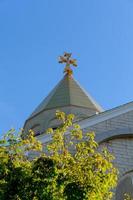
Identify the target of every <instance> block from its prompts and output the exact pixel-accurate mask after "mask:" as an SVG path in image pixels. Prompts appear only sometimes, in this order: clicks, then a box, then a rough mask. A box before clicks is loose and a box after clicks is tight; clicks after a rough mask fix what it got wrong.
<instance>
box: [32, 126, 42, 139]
mask: <svg viewBox="0 0 133 200" xmlns="http://www.w3.org/2000/svg"><path fill="white" fill-rule="evenodd" d="M31 130H33V131H34V134H35V136H37V135H40V124H35V125H34V126H32V127H31Z"/></svg>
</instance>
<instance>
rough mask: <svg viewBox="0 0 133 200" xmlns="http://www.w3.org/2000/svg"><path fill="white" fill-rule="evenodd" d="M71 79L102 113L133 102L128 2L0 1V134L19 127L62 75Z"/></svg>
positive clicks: (132, 20)
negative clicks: (67, 63) (66, 66)
mask: <svg viewBox="0 0 133 200" xmlns="http://www.w3.org/2000/svg"><path fill="white" fill-rule="evenodd" d="M64 51H68V52H72V53H73V57H74V58H77V60H78V65H79V67H78V68H77V69H75V71H74V77H75V79H77V80H78V81H79V82H80V83H81V85H82V86H83V87H84V88H85V89H86V90H87V91H88V92H89V93H90V94H91V95H92V96H93V98H95V100H96V101H97V102H98V103H99V104H101V105H102V106H103V107H104V108H105V109H110V108H112V107H116V106H118V105H121V104H124V103H127V102H129V101H132V100H133V1H132V0H111V1H108V0H67V1H66V0H56V1H55V0H38V1H37V0H0V130H1V131H0V132H1V134H3V133H4V132H5V131H7V130H9V129H10V128H11V127H14V128H17V129H18V127H22V126H23V123H24V121H25V120H26V118H27V117H28V116H29V115H30V114H31V112H32V111H33V110H34V109H35V108H36V106H37V105H38V104H39V103H40V101H42V99H43V98H44V97H45V96H46V95H47V94H48V93H49V92H50V90H51V89H52V88H53V87H54V86H55V85H56V84H57V82H58V81H59V80H60V79H61V78H62V76H63V73H62V71H63V66H61V65H59V64H58V62H57V58H58V56H59V55H61V54H62V53H63V52H64Z"/></svg>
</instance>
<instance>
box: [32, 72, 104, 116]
mask: <svg viewBox="0 0 133 200" xmlns="http://www.w3.org/2000/svg"><path fill="white" fill-rule="evenodd" d="M65 106H79V107H84V108H89V109H90V110H92V111H94V113H96V112H102V111H103V109H102V108H101V107H100V106H99V105H98V104H97V103H96V102H95V101H94V100H93V99H92V97H91V96H90V95H89V94H87V93H86V92H85V90H84V89H83V88H82V87H81V86H80V85H79V84H78V82H77V81H76V80H75V79H74V78H73V77H72V76H69V75H67V74H66V75H65V76H64V77H63V79H62V80H61V81H60V82H59V83H58V84H57V86H56V87H55V88H54V89H53V90H52V91H51V92H50V94H49V95H48V96H47V97H46V98H45V99H44V100H43V101H42V102H41V104H40V105H39V106H38V107H37V108H36V109H35V110H34V112H33V113H32V114H31V116H30V118H31V117H34V116H35V115H37V114H39V113H40V112H42V111H45V110H49V109H54V108H60V107H65Z"/></svg>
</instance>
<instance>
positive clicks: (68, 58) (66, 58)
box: [59, 52, 77, 76]
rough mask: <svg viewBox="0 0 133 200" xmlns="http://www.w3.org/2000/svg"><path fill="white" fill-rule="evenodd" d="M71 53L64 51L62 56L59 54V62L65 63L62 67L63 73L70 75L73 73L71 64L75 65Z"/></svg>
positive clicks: (75, 62)
mask: <svg viewBox="0 0 133 200" xmlns="http://www.w3.org/2000/svg"><path fill="white" fill-rule="evenodd" d="M71 55H72V54H71V53H66V52H65V53H64V55H63V56H59V63H65V64H66V66H65V68H64V73H66V74H67V75H69V76H71V75H72V74H73V70H72V69H71V67H70V66H71V65H72V66H74V67H77V61H76V59H72V58H71Z"/></svg>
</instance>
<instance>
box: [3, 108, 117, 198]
mask: <svg viewBox="0 0 133 200" xmlns="http://www.w3.org/2000/svg"><path fill="white" fill-rule="evenodd" d="M56 117H57V119H58V120H60V122H61V125H60V126H59V127H58V128H57V129H56V130H53V129H51V128H50V129H48V130H47V133H49V134H51V137H52V139H51V141H50V142H49V144H48V145H46V146H44V147H43V149H44V152H42V145H41V144H40V142H39V141H37V140H36V138H35V137H34V136H33V132H32V131H31V132H30V134H28V135H27V138H22V137H21V133H20V136H19V137H18V136H15V134H14V131H9V133H8V134H7V135H6V136H5V137H4V139H2V140H1V141H0V199H1V200H6V199H9V200H12V199H13V200H15V199H16V200H44V199H45V200H65V199H66V200H110V199H111V198H112V195H113V193H112V192H111V189H112V188H114V187H115V186H116V183H117V170H116V169H115V167H114V166H113V159H114V158H113V156H112V155H111V154H110V153H109V152H108V151H107V149H103V150H102V151H100V150H99V147H98V144H97V143H96V141H95V140H94V138H95V136H94V133H83V132H82V130H81V128H80V126H79V125H78V124H76V123H73V120H74V115H72V114H70V115H66V114H65V113H63V112H60V111H57V112H56ZM31 150H32V151H39V152H40V155H39V156H38V157H34V159H32V160H29V158H28V156H27V154H28V155H30V152H31Z"/></svg>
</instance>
